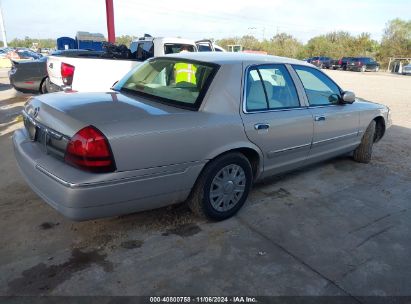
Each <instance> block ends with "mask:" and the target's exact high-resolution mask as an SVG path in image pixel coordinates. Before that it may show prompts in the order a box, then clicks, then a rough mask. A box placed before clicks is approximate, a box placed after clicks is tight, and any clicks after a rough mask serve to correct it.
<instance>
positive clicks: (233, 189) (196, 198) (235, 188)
mask: <svg viewBox="0 0 411 304" xmlns="http://www.w3.org/2000/svg"><path fill="white" fill-rule="evenodd" d="M230 170H231V171H230ZM232 174H233V175H232ZM219 183H224V184H222V185H221V186H219V185H218V184H219ZM252 183H253V172H252V169H251V165H250V162H249V161H248V159H247V158H246V157H245V156H244V155H243V154H241V153H238V152H232V153H227V154H224V155H222V156H219V157H217V158H216V159H214V160H212V161H211V162H210V163H208V164H207V165H206V166H205V168H204V169H203V171H202V172H201V174H200V176H199V177H198V179H197V181H196V184H195V185H194V188H193V189H192V191H191V193H190V196H189V198H188V205H189V207H190V209H191V211H192V212H193V213H194V214H196V215H197V216H200V217H205V218H208V219H211V220H214V221H221V220H224V219H227V218H229V217H231V216H233V215H234V214H235V213H237V211H238V210H240V208H241V207H242V206H243V205H244V203H245V201H246V200H247V197H248V194H249V192H250V189H251V185H252ZM220 187H221V189H220V190H218V189H219V188H220ZM241 190H243V191H242V192H240V191H241ZM213 192H214V193H213ZM213 194H214V195H213ZM221 200H222V201H221ZM230 205H232V206H230Z"/></svg>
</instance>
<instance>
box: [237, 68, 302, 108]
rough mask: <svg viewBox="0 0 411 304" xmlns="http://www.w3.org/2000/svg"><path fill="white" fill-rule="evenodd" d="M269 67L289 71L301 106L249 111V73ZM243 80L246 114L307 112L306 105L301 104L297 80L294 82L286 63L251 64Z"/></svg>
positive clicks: (243, 103) (243, 104) (246, 69)
mask: <svg viewBox="0 0 411 304" xmlns="http://www.w3.org/2000/svg"><path fill="white" fill-rule="evenodd" d="M268 65H283V66H284V67H285V69H286V70H287V72H288V74H289V75H290V77H291V82H292V84H293V85H294V88H295V91H296V92H297V96H298V102H299V104H300V106H296V107H286V108H278V109H267V110H255V111H247V80H248V73H249V71H250V69H252V68H255V67H259V66H268ZM243 80H244V85H243V101H242V110H243V113H244V114H256V113H271V112H283V111H292V110H305V109H306V105H305V104H302V102H301V96H300V92H299V90H298V88H297V86H296V84H295V80H294V78H293V76H292V75H291V73H290V71H289V69H288V67H287V64H285V63H275V62H267V63H256V64H250V65H248V66H247V67H246V68H245V75H244V77H243Z"/></svg>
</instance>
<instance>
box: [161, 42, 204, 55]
mask: <svg viewBox="0 0 411 304" xmlns="http://www.w3.org/2000/svg"><path fill="white" fill-rule="evenodd" d="M183 51H186V52H195V51H196V49H195V47H194V45H192V44H182V43H166V44H164V54H166V55H167V54H176V53H180V52H183Z"/></svg>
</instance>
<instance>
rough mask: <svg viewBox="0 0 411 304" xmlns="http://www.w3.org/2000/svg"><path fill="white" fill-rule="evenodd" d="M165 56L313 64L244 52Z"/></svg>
mask: <svg viewBox="0 0 411 304" xmlns="http://www.w3.org/2000/svg"><path fill="white" fill-rule="evenodd" d="M165 57H175V58H184V59H191V60H198V61H203V62H209V63H217V64H220V65H222V64H235V63H242V62H244V63H248V64H259V63H293V64H300V65H306V66H312V65H311V64H309V63H307V62H305V61H302V60H297V59H292V58H287V57H279V56H272V55H262V54H252V53H242V52H184V53H178V54H169V55H166V56H165Z"/></svg>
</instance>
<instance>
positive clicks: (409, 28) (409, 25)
mask: <svg viewBox="0 0 411 304" xmlns="http://www.w3.org/2000/svg"><path fill="white" fill-rule="evenodd" d="M379 57H380V59H381V60H383V61H388V58H389V57H411V20H409V21H405V20H401V19H398V18H397V19H394V20H391V21H389V22H388V23H387V24H386V27H385V29H384V34H383V37H382V41H381V48H380V52H379Z"/></svg>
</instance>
